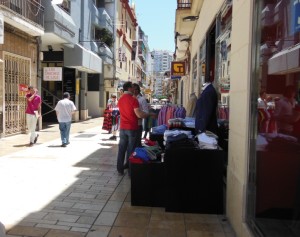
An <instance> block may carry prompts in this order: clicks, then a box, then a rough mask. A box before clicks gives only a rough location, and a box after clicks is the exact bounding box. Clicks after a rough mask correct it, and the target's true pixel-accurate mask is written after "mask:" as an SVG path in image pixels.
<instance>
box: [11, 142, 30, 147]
mask: <svg viewBox="0 0 300 237" xmlns="http://www.w3.org/2000/svg"><path fill="white" fill-rule="evenodd" d="M26 146H28V147H29V144H28V143H26V144H19V145H13V147H26Z"/></svg>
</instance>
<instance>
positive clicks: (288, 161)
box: [247, 0, 300, 236]
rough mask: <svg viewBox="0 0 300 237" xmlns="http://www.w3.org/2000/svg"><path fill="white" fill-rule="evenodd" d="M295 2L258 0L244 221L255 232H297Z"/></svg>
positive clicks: (299, 133) (298, 9)
mask: <svg viewBox="0 0 300 237" xmlns="http://www.w3.org/2000/svg"><path fill="white" fill-rule="evenodd" d="M299 15H300V2H298V1H292V0H290V1H277V0H274V1H266V0H264V1H256V3H255V8H254V17H253V19H257V25H256V26H255V28H256V32H257V34H254V35H253V45H255V49H256V50H255V52H254V57H253V58H254V60H253V65H254V67H253V68H254V74H253V78H252V82H251V98H252V102H253V103H252V105H251V114H252V115H253V116H252V118H251V121H250V122H251V123H250V125H251V126H250V127H251V130H252V131H251V135H250V139H251V140H253V141H256V142H255V143H254V142H253V143H251V145H250V152H251V156H250V157H249V174H255V175H254V176H253V177H251V176H250V175H249V178H250V179H249V181H250V182H249V184H248V208H247V223H249V225H250V226H251V227H252V231H253V232H254V233H255V234H256V235H257V236H274V234H275V233H276V236H299V235H300V225H299V221H300V220H299V218H300V142H299V141H300V130H299V128H300V112H299V111H300V109H299V108H300V107H299V102H300V101H299V92H300V90H299V88H300V87H299V83H300V79H299V78H300V77H299V76H300V74H299V71H300V58H299V55H300V54H299V53H300V49H299V46H298V44H299V42H300V37H299V30H300V28H299V26H300V25H299V20H298V18H299Z"/></svg>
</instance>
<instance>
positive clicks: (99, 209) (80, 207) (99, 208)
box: [74, 203, 104, 211]
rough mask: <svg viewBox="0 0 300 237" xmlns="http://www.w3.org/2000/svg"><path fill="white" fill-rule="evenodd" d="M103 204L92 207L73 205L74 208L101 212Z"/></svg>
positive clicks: (79, 204)
mask: <svg viewBox="0 0 300 237" xmlns="http://www.w3.org/2000/svg"><path fill="white" fill-rule="evenodd" d="M103 206H104V204H102V205H100V204H99V205H92V204H82V203H76V204H75V205H74V207H75V208H79V209H84V210H97V211H101V210H102V208H103Z"/></svg>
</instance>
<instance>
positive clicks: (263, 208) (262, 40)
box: [175, 0, 300, 237]
mask: <svg viewBox="0 0 300 237" xmlns="http://www.w3.org/2000/svg"><path fill="white" fill-rule="evenodd" d="M299 6H300V4H299V3H298V1H279V0H271V1H267V0H256V1H247V0H242V1H235V0H233V1H230V0H226V1H224V0H216V1H209V0H201V1H178V5H177V10H176V26H175V31H176V35H175V43H176V52H175V54H176V60H177V61H185V62H186V65H187V74H186V75H185V76H184V77H182V79H181V80H180V81H179V82H178V85H179V88H178V94H179V97H178V100H177V103H180V101H182V102H183V104H184V105H185V106H186V105H187V103H188V98H189V97H188V96H189V95H190V94H191V93H193V92H195V93H196V94H197V96H200V92H201V85H202V83H203V82H212V83H213V85H214V86H215V88H216V89H217V91H218V94H219V108H218V115H219V118H222V119H226V120H229V128H230V129H229V139H228V164H227V169H226V170H227V178H226V185H225V188H226V201H225V203H226V212H225V214H226V216H227V218H228V220H229V221H230V223H231V225H232V226H233V228H234V230H235V233H236V235H237V236H239V237H246V236H247V237H249V236H299V233H300V227H299V200H300V199H299V198H300V196H299V187H300V186H299V177H300V163H299V159H298V157H299V155H300V151H299V149H298V148H299V123H300V119H299V118H300V115H299V106H298V104H299V75H298V74H299V71H300V66H299V62H300V60H299V47H298V43H299V29H300V27H299V21H298V19H299V14H300V11H299ZM186 92H188V93H186ZM186 94H187V96H186ZM263 95H264V96H263ZM260 96H261V97H260ZM266 97H268V100H267V99H266ZM261 101H263V106H264V105H265V107H262V106H261V105H260V104H261V103H260V102H261Z"/></svg>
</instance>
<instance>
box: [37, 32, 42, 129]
mask: <svg viewBox="0 0 300 237" xmlns="http://www.w3.org/2000/svg"><path fill="white" fill-rule="evenodd" d="M41 42H42V41H41V37H40V36H37V37H36V43H37V49H36V70H37V75H36V76H37V88H38V91H39V93H40V96H41V99H43V98H42V75H41V74H42V73H41V72H42V64H41V58H40V49H41ZM41 113H42V108H41ZM42 127H43V118H42V116H40V117H39V119H38V130H41V129H42Z"/></svg>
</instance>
